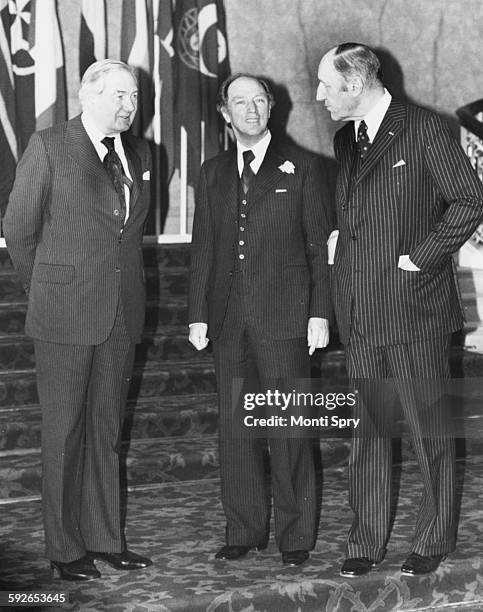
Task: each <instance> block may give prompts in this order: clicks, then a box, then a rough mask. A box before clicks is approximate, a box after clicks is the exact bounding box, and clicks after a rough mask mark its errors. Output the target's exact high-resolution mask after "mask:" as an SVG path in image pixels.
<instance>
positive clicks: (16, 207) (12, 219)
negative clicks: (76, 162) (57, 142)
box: [3, 134, 51, 293]
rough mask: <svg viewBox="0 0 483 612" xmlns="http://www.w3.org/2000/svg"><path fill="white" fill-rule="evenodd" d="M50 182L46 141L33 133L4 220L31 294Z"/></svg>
mask: <svg viewBox="0 0 483 612" xmlns="http://www.w3.org/2000/svg"><path fill="white" fill-rule="evenodd" d="M50 179H51V170H50V165H49V160H48V155H47V151H46V149H45V145H44V142H43V140H42V138H41V136H40V135H39V134H33V135H32V137H31V138H30V141H29V144H28V146H27V148H26V150H25V152H24V154H23V156H22V158H21V160H20V162H19V164H18V166H17V171H16V176H15V182H14V185H13V189H12V192H11V194H10V198H9V201H8V206H7V211H6V213H5V217H4V219H3V230H4V235H5V240H6V243H7V247H8V252H9V255H10V257H11V259H12V262H13V265H14V267H15V269H16V271H17V273H18V275H19V276H20V280H21V282H22V284H23V286H24V289H25V291H26V292H27V293H28V290H29V287H30V279H31V277H32V271H33V267H34V260H35V251H36V248H37V244H38V239H39V235H40V232H41V229H42V224H43V218H44V208H45V203H46V201H47V198H48V193H49V187H50Z"/></svg>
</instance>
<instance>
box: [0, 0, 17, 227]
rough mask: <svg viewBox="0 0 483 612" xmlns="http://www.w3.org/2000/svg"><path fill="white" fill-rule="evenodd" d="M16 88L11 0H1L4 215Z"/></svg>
mask: <svg viewBox="0 0 483 612" xmlns="http://www.w3.org/2000/svg"><path fill="white" fill-rule="evenodd" d="M15 124H16V121H15V88H14V78H13V71H12V60H11V57H10V13H9V10H8V0H0V168H2V171H1V172H0V213H1V214H2V216H3V213H4V212H5V208H6V206H7V200H8V195H9V193H10V190H11V188H12V184H13V179H14V176H15V165H16V163H17V160H18V145H17V134H16V133H15Z"/></svg>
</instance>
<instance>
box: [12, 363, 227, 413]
mask: <svg viewBox="0 0 483 612" xmlns="http://www.w3.org/2000/svg"><path fill="white" fill-rule="evenodd" d="M215 390H216V388H215V374H214V369H213V365H212V364H211V363H210V362H209V361H193V362H189V361H181V362H177V363H174V364H166V363H159V364H148V365H146V366H144V367H139V366H138V367H136V368H135V370H134V373H133V377H132V384H131V388H130V392H129V397H130V398H131V399H133V398H136V397H138V398H148V397H149V398H153V397H159V396H163V395H179V394H193V393H214V392H215ZM31 404H38V396H37V389H36V383H35V371H34V370H18V371H16V372H0V408H1V407H4V406H7V407H13V406H19V405H31Z"/></svg>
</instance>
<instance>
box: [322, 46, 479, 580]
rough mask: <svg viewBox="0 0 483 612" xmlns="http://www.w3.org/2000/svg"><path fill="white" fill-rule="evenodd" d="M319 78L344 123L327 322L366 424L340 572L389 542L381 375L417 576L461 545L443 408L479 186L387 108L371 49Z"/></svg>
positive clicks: (447, 139) (358, 567)
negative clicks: (403, 477)
mask: <svg viewBox="0 0 483 612" xmlns="http://www.w3.org/2000/svg"><path fill="white" fill-rule="evenodd" d="M318 77H319V81H320V84H319V87H318V90H317V99H318V100H320V101H323V102H325V106H326V108H327V109H328V111H329V112H330V114H331V117H332V119H335V120H342V121H348V123H347V125H345V126H344V127H343V128H342V129H341V130H339V131H338V132H337V134H336V136H335V141H334V148H335V155H336V158H337V160H338V162H339V164H340V168H339V175H338V182H337V195H336V199H337V202H336V205H337V221H338V225H337V229H338V237H337V231H336V232H334V233H332V234H331V238H330V240H329V245H330V247H331V250H333V249H334V243H336V246H335V256H334V260H333V270H332V286H333V300H334V308H335V313H336V317H337V322H338V326H339V332H340V336H341V339H342V341H343V342H344V343H345V345H346V360H347V368H348V372H349V375H350V377H351V378H352V379H353V380H354V381H358V383H359V384H360V391H361V392H360V402H359V410H360V411H361V418H362V420H363V421H364V422H365V423H366V427H365V435H364V434H362V435H359V436H357V437H354V438H353V445H352V454H351V459H350V463H349V501H350V504H351V507H352V509H353V511H354V515H355V516H354V521H353V524H352V527H351V529H350V532H349V539H348V549H347V552H348V555H347V559H346V560H345V562H344V564H343V566H342V568H341V575H343V576H347V577H353V576H360V575H363V574H366V573H367V572H369V571H370V569H371V568H372V567H373V566H374V565H376V564H378V563H379V562H380V561H381V560H382V558H383V556H384V554H385V548H386V543H387V539H388V537H389V521H390V498H391V482H390V479H391V439H390V437H391V432H390V427H391V425H390V423H389V424H388V421H390V414H389V411H390V406H389V405H388V404H385V402H384V397H387V395H388V394H390V391H388V389H387V387H388V385H386V388H385V384H384V380H385V379H393V391H395V393H396V395H397V396H398V399H399V402H400V405H401V407H402V410H403V413H404V415H405V418H406V421H407V424H408V428H409V431H410V434H411V439H412V443H413V446H414V450H415V454H416V457H417V460H418V463H419V467H420V471H421V478H422V481H423V494H422V498H421V503H420V507H419V510H418V515H417V520H416V528H415V534H414V538H413V542H412V545H411V549H410V554H409V556H408V557H407V559H406V561H405V562H404V564H403V566H402V568H401V570H402V572H403V574H406V575H421V574H425V573H429V572H432V571H434V570H435V569H436V568H437V567H438V565H439V563H440V562H441V561H442V559H443V558H444V556H445V555H446V554H447V553H448V552H451V551H452V550H453V549H454V546H455V532H456V524H455V499H454V496H455V474H454V470H455V451H454V440H453V439H452V438H451V436H450V435H449V434H448V421H447V413H446V409H445V406H444V399H442V398H443V395H444V388H443V387H444V381H445V379H447V378H448V377H449V348H450V338H451V333H452V332H454V331H455V330H458V329H460V328H461V327H462V325H463V318H462V313H461V307H460V303H459V299H458V291H457V286H456V284H455V278H454V273H453V260H452V255H453V253H455V252H456V251H457V250H458V249H459V247H460V246H461V245H462V244H463V243H464V242H465V241H466V240H467V239H468V238H469V237H470V236H471V234H472V232H473V231H474V230H475V228H476V227H477V225H478V224H479V223H480V222H481V218H482V212H483V189H482V185H481V183H480V181H479V180H478V178H477V176H476V174H475V173H474V171H473V169H472V168H471V166H470V164H469V162H468V160H467V158H466V156H465V155H464V153H463V150H462V149H461V147H460V146H459V144H458V143H457V141H456V140H455V139H454V138H453V137H452V136H451V134H450V131H449V129H448V127H447V125H446V124H445V123H444V122H443V121H442V120H441V119H440V118H439V117H438V116H437V115H435V114H434V113H432V112H430V111H428V110H425V109H423V108H420V107H417V106H415V105H412V104H406V103H402V102H399V101H396V100H394V99H392V98H391V95H390V93H389V92H388V91H387V90H386V89H385V88H384V86H383V84H382V82H381V80H380V64H379V60H378V58H377V57H376V55H375V54H374V53H373V52H372V50H370V49H369V48H368V47H366V46H364V45H361V44H357V43H345V44H341V45H339V46H338V47H335V48H333V49H331V50H330V51H328V52H327V53H326V54H325V55H324V56H323V58H322V60H321V62H320V65H319V71H318ZM377 390H379V391H380V393H379V394H378V393H377ZM374 391H376V392H374ZM388 430H389V431H388Z"/></svg>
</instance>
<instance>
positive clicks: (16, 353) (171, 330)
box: [0, 325, 212, 371]
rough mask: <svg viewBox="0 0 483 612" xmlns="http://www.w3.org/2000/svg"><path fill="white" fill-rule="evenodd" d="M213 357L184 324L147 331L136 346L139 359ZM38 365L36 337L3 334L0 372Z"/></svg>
mask: <svg viewBox="0 0 483 612" xmlns="http://www.w3.org/2000/svg"><path fill="white" fill-rule="evenodd" d="M211 358H212V352H211V346H209V347H208V348H207V350H204V351H197V350H196V349H195V348H194V347H193V346H192V345H191V344H190V343H189V341H188V329H187V327H186V326H184V325H180V326H164V327H163V330H162V333H160V332H151V333H149V332H147V333H145V334H144V335H143V339H142V343H141V344H139V345H138V346H137V347H136V362H137V363H139V364H142V365H145V364H147V363H150V362H156V363H160V362H166V361H171V362H176V361H203V360H205V359H210V360H211ZM31 368H35V355H34V343H33V340H32V339H31V338H29V337H27V336H24V335H20V334H11V335H5V336H0V371H6V370H9V371H14V370H28V369H31Z"/></svg>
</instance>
